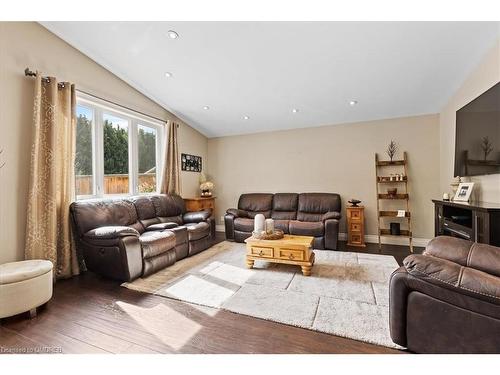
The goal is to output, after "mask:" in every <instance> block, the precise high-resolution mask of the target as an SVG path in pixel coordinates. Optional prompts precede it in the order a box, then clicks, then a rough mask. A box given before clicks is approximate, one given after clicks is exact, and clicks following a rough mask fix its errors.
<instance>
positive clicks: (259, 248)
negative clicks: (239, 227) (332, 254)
mask: <svg viewBox="0 0 500 375" xmlns="http://www.w3.org/2000/svg"><path fill="white" fill-rule="evenodd" d="M313 240H314V237H309V236H292V235H287V234H285V236H284V237H283V238H282V239H281V240H258V239H256V238H253V237H249V238H247V239H246V240H245V242H246V244H247V255H246V257H247V267H248V268H252V267H253V265H254V262H255V261H256V260H264V261H266V262H271V263H285V264H294V265H297V266H300V267H301V268H302V273H303V275H304V276H310V275H311V268H312V266H313V264H314V252H313V251H312V243H313Z"/></svg>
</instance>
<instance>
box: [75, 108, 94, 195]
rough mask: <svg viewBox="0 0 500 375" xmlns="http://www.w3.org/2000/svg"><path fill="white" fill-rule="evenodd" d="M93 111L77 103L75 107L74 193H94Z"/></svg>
mask: <svg viewBox="0 0 500 375" xmlns="http://www.w3.org/2000/svg"><path fill="white" fill-rule="evenodd" d="M93 123H94V111H92V109H90V108H88V107H84V106H82V105H78V106H77V108H76V150H75V153H76V155H75V175H76V186H75V188H76V195H77V196H79V195H94V163H93V160H94V159H93V155H94V149H93V139H94V137H93V132H94V126H93Z"/></svg>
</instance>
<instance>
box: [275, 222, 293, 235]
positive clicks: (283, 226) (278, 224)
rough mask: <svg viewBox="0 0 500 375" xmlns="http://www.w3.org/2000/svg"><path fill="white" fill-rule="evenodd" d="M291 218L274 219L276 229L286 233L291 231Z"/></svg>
mask: <svg viewBox="0 0 500 375" xmlns="http://www.w3.org/2000/svg"><path fill="white" fill-rule="evenodd" d="M289 223H290V220H274V229H280V230H282V231H283V232H285V234H288V233H290V231H289V229H288V226H289Z"/></svg>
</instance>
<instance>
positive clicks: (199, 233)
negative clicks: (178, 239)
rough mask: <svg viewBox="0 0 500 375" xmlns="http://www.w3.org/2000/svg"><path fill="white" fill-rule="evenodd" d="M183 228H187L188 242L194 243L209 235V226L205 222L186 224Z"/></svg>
mask: <svg viewBox="0 0 500 375" xmlns="http://www.w3.org/2000/svg"><path fill="white" fill-rule="evenodd" d="M184 226H185V227H186V228H187V232H188V239H189V241H196V240H199V239H201V238H203V237H207V236H209V235H210V225H209V224H208V223H206V222H201V223H187V224H184Z"/></svg>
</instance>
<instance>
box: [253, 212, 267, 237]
mask: <svg viewBox="0 0 500 375" xmlns="http://www.w3.org/2000/svg"><path fill="white" fill-rule="evenodd" d="M265 220H266V218H265V216H264V215H262V214H257V215H255V218H254V223H253V231H254V232H256V233H261V232H262V231H264V230H265V228H264V222H265Z"/></svg>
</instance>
